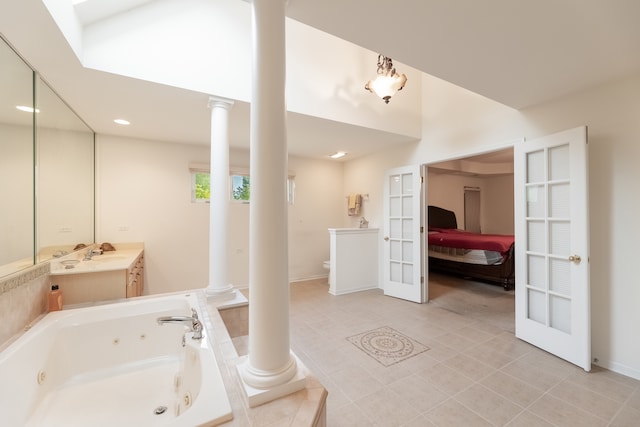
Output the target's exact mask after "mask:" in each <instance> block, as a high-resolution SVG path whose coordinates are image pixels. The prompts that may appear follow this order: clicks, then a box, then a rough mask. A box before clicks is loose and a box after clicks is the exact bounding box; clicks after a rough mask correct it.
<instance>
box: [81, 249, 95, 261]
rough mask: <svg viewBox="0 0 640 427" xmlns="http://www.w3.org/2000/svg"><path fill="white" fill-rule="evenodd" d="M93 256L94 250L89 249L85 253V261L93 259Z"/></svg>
mask: <svg viewBox="0 0 640 427" xmlns="http://www.w3.org/2000/svg"><path fill="white" fill-rule="evenodd" d="M92 257H93V251H92V250H91V249H89V250H88V251H87V253H86V254H84V258H83V261H91V258H92Z"/></svg>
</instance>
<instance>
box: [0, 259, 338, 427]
mask: <svg viewBox="0 0 640 427" xmlns="http://www.w3.org/2000/svg"><path fill="white" fill-rule="evenodd" d="M47 266H48V264H47ZM31 282H33V283H31ZM31 282H29V284H27V285H26V286H27V287H30V286H36V285H37V283H40V282H41V284H40V286H41V287H42V289H41V294H40V295H39V296H37V298H35V299H37V300H39V301H40V302H39V304H40V305H41V306H42V307H41V310H42V311H39V312H38V314H37V315H36V316H35V317H34V318H32V319H30V320H28V321H25V322H24V323H23V324H21V325H20V326H19V327H18V329H17V330H16V331H13V332H8V333H6V336H7V337H12V336H13V335H14V334H16V333H18V331H22V330H23V328H24V325H25V324H28V323H29V322H31V321H34V319H37V318H38V316H41V315H42V312H43V311H44V310H45V302H46V301H45V300H46V293H47V291H48V285H49V283H50V281H49V276H48V274H44V275H43V276H41V277H40V278H39V279H36V280H32V281H31ZM23 286H25V285H23ZM13 291H15V289H13V290H12V292H13ZM8 294H9V293H5V294H2V295H0V302H1V301H2V298H3V297H6V296H8ZM192 294H194V295H195V296H196V298H197V299H198V301H199V305H200V306H201V307H203V309H202V311H201V313H200V320H201V321H202V322H203V323H204V325H205V329H206V330H205V340H206V341H207V342H208V343H210V345H211V348H212V350H213V353H214V355H215V360H216V362H217V365H218V369H219V372H220V374H221V376H222V380H223V383H224V385H225V388H226V392H227V398H228V399H229V402H230V404H231V407H232V414H233V419H232V420H230V421H227V422H225V423H223V425H224V426H230V427H233V426H253V425H292V426H293V425H295V426H318V427H323V426H325V425H326V406H325V405H326V399H327V390H326V389H325V388H324V387H323V386H322V384H320V382H319V381H318V379H317V378H316V377H315V376H314V375H313V374H312V373H311V372H306V377H307V386H306V388H305V389H303V390H300V391H298V392H296V393H293V394H290V395H288V396H285V397H283V398H280V399H277V400H275V401H272V402H268V403H266V404H264V405H261V406H258V407H255V408H249V407H248V405H247V404H246V402H245V400H244V398H243V393H244V391H243V389H242V387H241V385H240V380H239V379H238V374H237V369H236V366H237V365H238V364H239V363H240V362H241V361H242V356H244V355H245V354H246V352H245V351H242V349H241V350H240V354H239V352H238V351H237V350H236V347H235V346H234V341H233V340H232V338H231V336H230V335H229V332H228V331H227V325H225V321H223V319H222V316H221V315H220V312H219V311H218V306H217V305H216V304H215V303H213V302H208V301H207V299H206V297H205V295H204V292H203V291H201V290H197V291H194V292H192ZM155 298H157V297H155V296H149V297H140V298H136V299H135V300H130V301H131V302H133V301H138V300H142V301H144V300H152V299H155ZM23 303H26V301H22V300H21V301H20V303H19V304H18V305H22V304H23ZM7 307H9V305H7ZM105 307H106V306H105ZM3 308H4V307H3ZM205 308H206V309H205ZM227 308H229V307H227ZM231 308H232V310H230V311H226V313H227V314H231V313H232V315H231V318H229V317H228V316H227V319H226V323H227V324H228V326H229V328H230V330H231V331H232V332H233V334H234V336H235V337H234V340H236V341H237V340H238V339H242V338H243V337H246V335H242V336H238V334H244V333H246V332H244V331H246V325H247V317H246V316H247V315H248V310H247V309H246V306H245V307H243V306H236V307H231ZM65 312H69V310H63V312H61V313H65ZM3 313H5V312H4V311H3ZM47 316H49V315H46V316H45V317H44V318H45V319H46V317H47ZM0 323H1V322H0ZM39 324H40V322H38V323H36V326H37V325H39ZM163 328H164V329H161V331H162V332H166V333H171V332H170V331H169V329H173V330H174V332H173V333H179V331H181V329H182V328H179V327H171V326H166V325H165V326H163ZM20 338H21V336H20V335H18V336H14V337H13V340H17V339H20ZM5 340H6V339H5ZM11 341H12V340H10V341H7V342H5V344H4V347H2V346H0V350H2V349H3V348H4V351H2V352H0V357H4V354H5V351H7V348H6V347H7V346H9V345H11ZM245 349H246V347H245ZM0 369H2V368H0ZM301 369H305V371H306V368H305V367H304V366H302V367H301ZM36 377H37V373H36ZM34 381H37V378H36V380H34ZM3 399H4V398H3ZM2 424H3V425H4V422H3V423H2Z"/></svg>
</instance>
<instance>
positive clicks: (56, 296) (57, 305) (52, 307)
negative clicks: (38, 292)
mask: <svg viewBox="0 0 640 427" xmlns="http://www.w3.org/2000/svg"><path fill="white" fill-rule="evenodd" d="M59 310H62V290H61V289H60V287H59V286H58V285H51V291H50V292H49V311H59Z"/></svg>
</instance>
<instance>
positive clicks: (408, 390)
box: [388, 375, 449, 413]
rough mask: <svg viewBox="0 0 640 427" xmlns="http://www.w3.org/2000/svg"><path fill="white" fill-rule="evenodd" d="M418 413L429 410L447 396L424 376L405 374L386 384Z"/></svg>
mask: <svg viewBox="0 0 640 427" xmlns="http://www.w3.org/2000/svg"><path fill="white" fill-rule="evenodd" d="M388 387H389V388H390V389H391V390H393V391H395V392H396V393H397V394H398V395H399V396H400V397H401V398H402V399H404V400H405V401H406V402H408V403H409V404H411V405H412V406H413V407H415V408H416V409H417V410H418V411H419V412H420V413H423V412H426V411H429V410H430V409H432V408H434V407H435V406H437V405H438V404H440V403H442V402H444V401H445V400H447V399H448V398H449V396H448V395H447V394H446V393H445V392H443V391H441V390H440V389H438V388H437V387H436V386H435V385H434V384H432V383H431V382H430V381H428V380H427V379H425V378H421V377H418V376H416V375H412V376H407V377H405V378H402V379H400V380H398V381H396V382H394V383H392V384H389V386H388Z"/></svg>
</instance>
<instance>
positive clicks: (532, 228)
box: [527, 221, 545, 253]
mask: <svg viewBox="0 0 640 427" xmlns="http://www.w3.org/2000/svg"><path fill="white" fill-rule="evenodd" d="M544 229H545V227H544V222H543V221H527V245H528V246H527V250H528V251H530V252H540V253H543V252H545V232H544Z"/></svg>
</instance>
